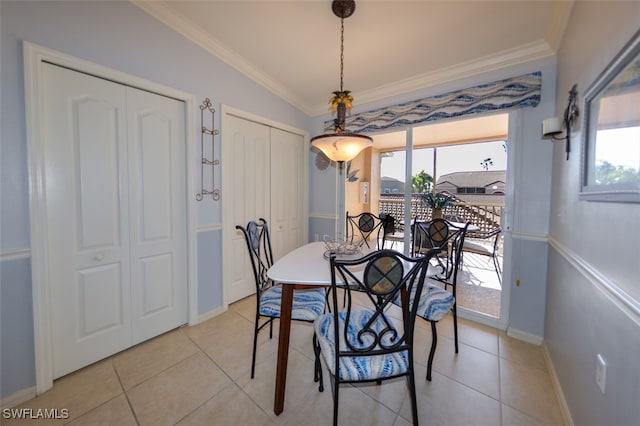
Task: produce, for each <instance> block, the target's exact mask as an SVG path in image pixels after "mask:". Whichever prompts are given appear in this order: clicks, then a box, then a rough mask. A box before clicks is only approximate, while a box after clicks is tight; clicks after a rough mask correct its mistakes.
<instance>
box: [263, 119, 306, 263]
mask: <svg viewBox="0 0 640 426" xmlns="http://www.w3.org/2000/svg"><path fill="white" fill-rule="evenodd" d="M303 145H304V140H303V137H302V136H300V135H297V134H294V133H290V132H287V131H284V130H280V129H274V128H272V129H271V228H270V229H271V236H272V238H271V243H272V246H273V252H274V258H276V259H279V258H280V257H282V256H284V255H285V254H287V253H289V252H290V251H292V250H293V249H295V248H297V247H299V246H300V245H301V244H302V243H303V242H304V241H303V236H302V229H303V222H302V221H303V218H302V205H301V199H302V195H303V192H302V191H303V182H304V179H303V161H304V152H303V151H302V150H303Z"/></svg>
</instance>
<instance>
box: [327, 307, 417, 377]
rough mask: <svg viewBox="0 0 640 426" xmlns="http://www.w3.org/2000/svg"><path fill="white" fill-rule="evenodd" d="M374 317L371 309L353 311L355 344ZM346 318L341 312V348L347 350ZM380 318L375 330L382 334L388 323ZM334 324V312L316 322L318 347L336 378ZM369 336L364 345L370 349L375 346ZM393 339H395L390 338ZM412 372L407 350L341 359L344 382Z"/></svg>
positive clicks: (351, 326)
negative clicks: (381, 331)
mask: <svg viewBox="0 0 640 426" xmlns="http://www.w3.org/2000/svg"><path fill="white" fill-rule="evenodd" d="M373 314H374V312H373V311H370V310H361V311H352V312H351V318H350V319H349V330H348V336H349V337H348V338H349V341H350V342H351V343H352V344H354V342H357V341H358V338H357V337H355V333H357V331H359V330H362V328H363V327H364V325H365V324H366V323H367V322H368V321H369V320H370V319H371V317H372V315H373ZM345 317H346V312H340V313H339V314H338V318H339V322H340V324H339V329H340V333H339V334H340V348H341V349H342V350H345V349H346V347H347V345H346V343H345V341H344V327H345ZM378 319H379V321H376V322H375V323H374V324H373V326H372V328H374V329H376V330H378V331H380V330H382V329H383V328H385V327H386V324H385V323H384V321H382V319H381V317H378ZM333 322H334V315H333V314H332V313H328V314H324V315H321V316H320V317H318V318H317V319H316V321H315V322H314V327H315V332H316V336H317V339H318V344H319V345H320V349H321V353H322V355H323V357H324V359H325V362H326V365H327V368H328V369H329V371H330V372H331V374H332V375H335V373H336V372H335V363H336V361H335V359H336V353H335V348H336V346H335V331H334V325H333ZM367 337H370V336H367V335H366V334H363V335H362V336H361V344H362V346H363V347H367V346H369V345H370V344H371V339H370V338H369V339H368V338H367ZM389 339H391V338H390V337H389ZM384 343H386V344H390V343H392V339H391V340H389V341H387V342H384ZM408 369H409V359H408V354H407V351H401V352H394V353H391V354H386V355H373V356H351V357H341V358H340V366H339V370H340V371H339V374H338V377H339V378H340V380H341V381H364V380H372V379H382V378H385V377H391V376H396V375H398V374H402V373H405V372H406V371H407V370H408Z"/></svg>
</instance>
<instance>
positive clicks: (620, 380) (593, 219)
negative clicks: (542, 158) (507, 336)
mask: <svg viewBox="0 0 640 426" xmlns="http://www.w3.org/2000/svg"><path fill="white" fill-rule="evenodd" d="M639 29H640V2H637V1H631V2H623V1H614V2H602V1H598V2H592V1H589V2H575V3H574V5H573V10H572V14H571V19H570V22H569V25H568V26H567V29H566V33H565V37H564V39H563V40H562V44H561V46H560V50H559V52H558V90H557V110H558V111H562V110H563V109H564V108H565V107H566V102H567V96H568V92H569V90H570V89H571V86H572V85H573V84H577V88H578V104H579V106H580V107H581V108H582V110H581V113H582V112H584V93H585V91H586V90H587V88H588V87H589V86H590V85H591V84H592V82H593V81H594V80H595V79H596V78H597V76H598V75H599V74H600V73H601V72H602V71H603V70H604V69H605V67H606V66H607V64H608V63H609V62H610V61H611V60H612V59H613V58H614V57H615V55H616V54H617V53H618V52H619V51H620V49H621V48H622V46H624V45H625V43H627V41H628V40H629V39H630V38H631V37H632V35H633V34H634V33H635V32H636V31H638V30H639ZM583 130H584V129H583V128H582V123H581V122H580V123H578V125H577V126H576V128H575V132H574V133H573V137H572V139H573V140H574V141H575V143H573V146H572V152H571V156H570V158H569V160H566V157H565V155H564V152H563V148H564V146H563V145H562V144H557V145H556V146H555V150H554V157H553V185H552V194H551V199H552V209H551V215H550V232H549V234H550V235H549V240H550V242H551V246H550V248H549V268H548V275H547V297H546V321H545V345H546V346H547V348H548V351H549V354H550V357H551V360H552V361H553V365H554V367H555V371H556V373H557V376H558V380H559V382H560V385H561V387H562V391H563V394H564V398H565V400H566V402H567V406H568V408H569V410H570V412H571V416H572V417H573V423H574V424H576V425H605V424H606V425H637V424H640V362H639V361H638V358H639V357H638V354H640V204H638V203H635V204H634V203H602V202H593V201H582V200H580V199H579V197H578V191H579V189H580V186H579V185H580V181H579V179H580V165H581V155H582V147H581V141H582V137H583ZM598 354H601V355H602V357H603V358H604V360H605V362H606V363H607V375H606V389H605V393H604V394H602V393H601V392H600V390H599V389H598V387H597V385H596V380H595V377H596V358H597V355H598Z"/></svg>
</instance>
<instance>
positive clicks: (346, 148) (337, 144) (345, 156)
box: [311, 0, 373, 166]
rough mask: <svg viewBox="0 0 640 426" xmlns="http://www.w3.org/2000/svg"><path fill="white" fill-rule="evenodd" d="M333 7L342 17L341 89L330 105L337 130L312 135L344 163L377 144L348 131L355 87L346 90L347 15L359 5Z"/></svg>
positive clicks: (338, 0)
mask: <svg viewBox="0 0 640 426" xmlns="http://www.w3.org/2000/svg"><path fill="white" fill-rule="evenodd" d="M331 9H332V10H333V13H334V15H336V16H337V17H338V18H340V90H338V91H335V92H333V95H334V96H333V97H332V98H331V99H330V100H329V103H330V109H331V110H332V111H333V110H335V111H336V118H335V119H334V121H333V122H334V133H328V134H324V135H320V136H316V137H314V138H312V139H311V146H314V147H316V148H318V149H319V150H320V151H322V152H323V153H324V154H325V155H326V156H327V157H328V158H329V159H330V160H333V161H336V162H338V164H340V165H341V166H342V164H343V163H344V162H345V161H351V160H353V159H354V158H355V157H356V156H357V155H358V154H359V153H360V151H362V150H363V149H365V148H368V147H370V146H371V145H372V144H373V139H372V138H371V137H369V136H366V135H360V134H357V133H349V132H347V131H345V116H346V113H347V110H349V109H351V105H352V103H353V96H351V91H349V90H344V88H343V77H344V18H348V17H349V16H351V15H352V14H353V12H354V11H355V9H356V3H355V0H333V2H332V4H331Z"/></svg>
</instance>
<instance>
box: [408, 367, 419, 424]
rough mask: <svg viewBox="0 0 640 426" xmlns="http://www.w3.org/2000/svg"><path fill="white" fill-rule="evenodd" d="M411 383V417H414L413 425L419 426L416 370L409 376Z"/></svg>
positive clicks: (409, 383) (409, 382)
mask: <svg viewBox="0 0 640 426" xmlns="http://www.w3.org/2000/svg"><path fill="white" fill-rule="evenodd" d="M407 379H408V385H409V396H410V398H411V417H412V419H413V425H414V426H418V401H417V398H416V378H415V375H414V371H413V370H412V371H411V374H409V376H407Z"/></svg>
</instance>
